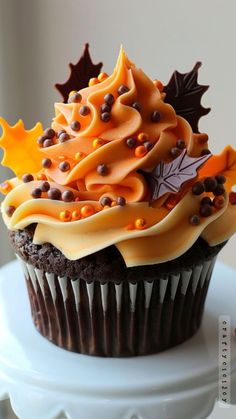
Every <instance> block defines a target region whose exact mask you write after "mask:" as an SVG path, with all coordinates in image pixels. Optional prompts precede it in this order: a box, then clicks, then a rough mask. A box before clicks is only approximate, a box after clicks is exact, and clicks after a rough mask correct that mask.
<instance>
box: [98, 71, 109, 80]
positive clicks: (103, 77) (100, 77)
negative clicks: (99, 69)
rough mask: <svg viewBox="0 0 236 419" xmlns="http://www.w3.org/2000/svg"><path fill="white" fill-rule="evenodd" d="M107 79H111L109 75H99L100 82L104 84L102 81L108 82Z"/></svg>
mask: <svg viewBox="0 0 236 419" xmlns="http://www.w3.org/2000/svg"><path fill="white" fill-rule="evenodd" d="M107 77H109V76H108V74H107V73H100V74H99V75H98V81H100V82H102V81H104V80H106V79H107Z"/></svg>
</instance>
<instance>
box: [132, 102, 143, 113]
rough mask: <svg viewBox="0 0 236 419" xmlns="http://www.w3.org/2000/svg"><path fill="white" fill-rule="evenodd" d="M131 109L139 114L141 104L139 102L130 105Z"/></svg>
mask: <svg viewBox="0 0 236 419" xmlns="http://www.w3.org/2000/svg"><path fill="white" fill-rule="evenodd" d="M131 107H132V108H134V109H136V111H138V112H140V111H141V109H142V106H141V104H140V103H139V102H134V103H132V105H131Z"/></svg>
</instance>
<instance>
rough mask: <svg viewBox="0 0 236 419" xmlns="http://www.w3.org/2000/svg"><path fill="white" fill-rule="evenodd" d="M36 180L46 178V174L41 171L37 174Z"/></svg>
mask: <svg viewBox="0 0 236 419" xmlns="http://www.w3.org/2000/svg"><path fill="white" fill-rule="evenodd" d="M37 180H47V176H46V175H44V174H43V173H41V174H40V175H37Z"/></svg>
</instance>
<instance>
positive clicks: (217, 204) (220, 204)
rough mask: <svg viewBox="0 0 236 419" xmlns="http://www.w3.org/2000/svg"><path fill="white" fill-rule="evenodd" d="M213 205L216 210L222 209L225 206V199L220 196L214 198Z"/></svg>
mask: <svg viewBox="0 0 236 419" xmlns="http://www.w3.org/2000/svg"><path fill="white" fill-rule="evenodd" d="M213 205H214V207H215V208H217V209H221V208H223V207H224V205H225V198H224V197H223V196H222V195H221V196H216V197H215V198H214V200H213Z"/></svg>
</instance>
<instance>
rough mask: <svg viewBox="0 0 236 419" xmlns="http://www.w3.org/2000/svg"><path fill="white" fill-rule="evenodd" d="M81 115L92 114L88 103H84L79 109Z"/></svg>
mask: <svg viewBox="0 0 236 419" xmlns="http://www.w3.org/2000/svg"><path fill="white" fill-rule="evenodd" d="M79 113H80V115H82V116H87V115H89V114H90V108H89V107H88V106H86V105H83V106H82V107H81V108H80V110H79Z"/></svg>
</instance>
